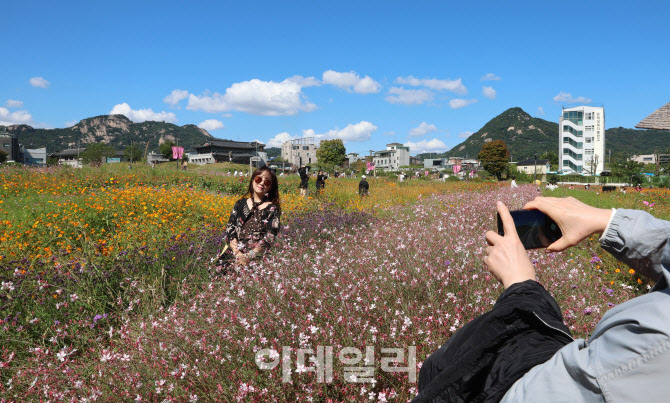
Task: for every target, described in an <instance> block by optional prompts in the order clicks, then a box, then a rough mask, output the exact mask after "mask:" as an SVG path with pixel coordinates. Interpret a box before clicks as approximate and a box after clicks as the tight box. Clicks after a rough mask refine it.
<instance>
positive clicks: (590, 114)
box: [584, 112, 593, 120]
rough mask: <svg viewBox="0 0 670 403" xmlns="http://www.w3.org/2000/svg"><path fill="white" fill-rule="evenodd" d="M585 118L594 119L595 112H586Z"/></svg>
mask: <svg viewBox="0 0 670 403" xmlns="http://www.w3.org/2000/svg"><path fill="white" fill-rule="evenodd" d="M584 119H585V120H593V112H586V116H585V117H584Z"/></svg>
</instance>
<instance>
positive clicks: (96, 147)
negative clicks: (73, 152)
mask: <svg viewBox="0 0 670 403" xmlns="http://www.w3.org/2000/svg"><path fill="white" fill-rule="evenodd" d="M115 154H116V151H115V150H114V147H112V146H110V145H109V144H105V143H93V144H89V145H87V146H86V151H84V152H82V153H81V159H82V161H83V162H84V164H88V163H101V162H103V160H104V159H105V158H107V157H113V156H114V155H115Z"/></svg>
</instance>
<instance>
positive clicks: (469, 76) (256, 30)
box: [0, 0, 670, 154]
mask: <svg viewBox="0 0 670 403" xmlns="http://www.w3.org/2000/svg"><path fill="white" fill-rule="evenodd" d="M6 3H7V2H6ZM8 3H9V4H3V5H2V6H1V7H0V9H1V10H2V12H1V13H0V34H2V38H3V41H2V47H1V48H2V49H3V52H2V53H3V56H4V57H3V58H2V67H1V68H0V125H6V124H19V123H25V124H29V125H32V126H34V127H46V128H59V127H67V126H70V125H73V124H75V123H77V122H78V121H79V120H81V119H84V118H88V117H92V116H97V115H105V114H109V113H123V114H125V115H126V116H128V117H129V118H130V119H131V120H133V121H136V122H139V121H143V120H165V121H168V122H172V123H175V124H178V125H185V124H196V125H200V126H201V127H205V128H206V129H207V130H208V131H209V132H210V133H211V134H212V135H213V136H215V137H217V138H228V139H232V140H239V141H252V140H260V141H262V142H264V143H265V144H268V145H269V146H273V145H274V146H276V145H278V144H279V143H280V142H281V141H284V140H288V139H292V138H300V137H303V136H314V137H316V138H317V140H318V139H324V138H342V139H343V140H345V144H346V148H347V151H349V152H352V151H353V152H359V153H362V154H368V153H369V150H381V149H384V148H385V144H387V143H391V142H399V143H403V144H406V145H409V146H410V149H411V153H412V154H416V153H418V152H426V151H427V152H442V151H446V150H448V149H450V148H452V147H453V146H455V145H456V144H459V143H460V142H462V141H463V140H464V139H465V138H466V137H467V136H468V135H469V134H470V133H472V132H476V131H477V130H479V129H480V128H481V127H482V126H483V125H484V124H485V123H486V122H488V121H489V120H490V119H492V118H493V117H495V116H496V115H498V114H500V113H502V112H503V111H505V110H506V109H508V108H511V107H515V106H518V107H521V108H523V109H524V110H525V111H526V112H528V113H530V114H531V115H533V116H537V117H541V118H543V119H547V120H550V121H558V116H559V115H560V113H561V107H562V106H574V105H577V104H588V105H592V106H604V107H605V115H606V126H607V127H608V128H610V127H618V126H623V127H627V128H632V127H634V125H635V124H636V123H638V122H639V121H640V120H642V119H643V118H645V117H646V116H647V115H649V114H650V113H651V112H653V111H654V110H656V109H657V108H659V107H660V106H662V105H664V104H665V103H667V102H668V101H670V74H669V72H670V60H669V59H670V53H669V52H668V48H669V46H670V45H668V44H669V43H670V34H669V33H668V31H667V21H668V20H670V5H668V4H667V2H664V1H644V0H643V1H640V2H637V3H631V2H623V1H588V2H578V3H574V2H573V3H564V2H542V1H532V2H530V1H528V2H526V1H517V2H513V1H508V2H503V1H471V2H453V1H420V0H418V1H413V2H396V1H363V0H359V1H337V2H327V3H326V2H320V1H313V0H312V1H281V2H280V1H255V2H228V1H219V2H205V1H192V2H164V1H161V2H157V1H156V2H154V1H134V2H126V1H117V2H114V3H107V2H98V1H90V0H89V1H66V2H53V1H49V2H46V1H45V2H36V1H30V0H26V1H22V2H14V1H12V2H8Z"/></svg>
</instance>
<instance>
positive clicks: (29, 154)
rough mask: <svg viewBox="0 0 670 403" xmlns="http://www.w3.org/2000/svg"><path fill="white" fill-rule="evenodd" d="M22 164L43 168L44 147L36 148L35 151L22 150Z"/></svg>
mask: <svg viewBox="0 0 670 403" xmlns="http://www.w3.org/2000/svg"><path fill="white" fill-rule="evenodd" d="M22 159H23V161H22V162H23V163H24V164H25V165H38V166H43V165H46V164H47V149H46V147H43V148H37V149H28V148H26V149H24V150H23V158H22Z"/></svg>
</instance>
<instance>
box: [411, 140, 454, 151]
mask: <svg viewBox="0 0 670 403" xmlns="http://www.w3.org/2000/svg"><path fill="white" fill-rule="evenodd" d="M403 145H404V146H405V147H409V152H410V153H412V154H421V153H425V152H434V153H439V152H443V151H446V150H447V145H446V144H444V142H442V140H438V139H432V140H421V141H419V142H417V143H413V142H411V141H408V142H406V143H405V144H403Z"/></svg>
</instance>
